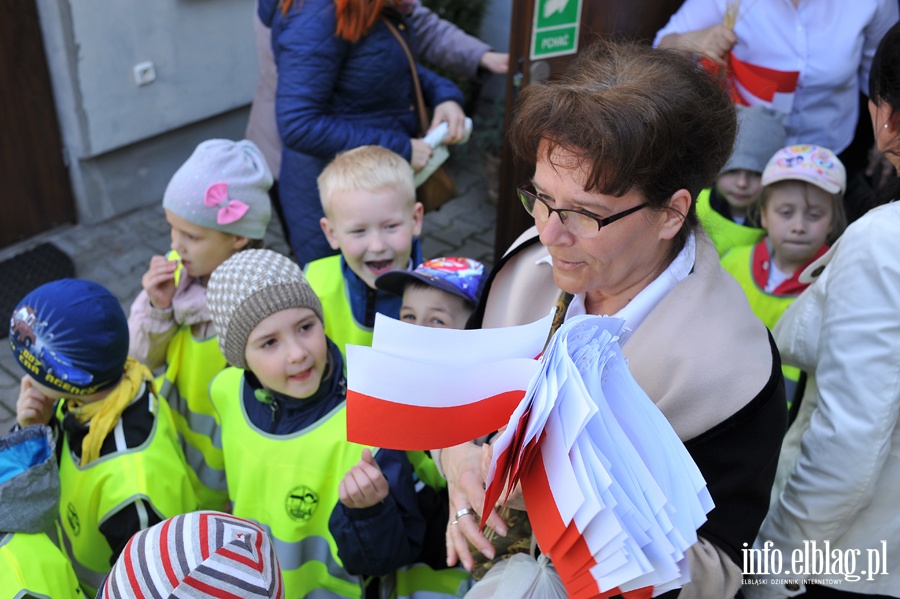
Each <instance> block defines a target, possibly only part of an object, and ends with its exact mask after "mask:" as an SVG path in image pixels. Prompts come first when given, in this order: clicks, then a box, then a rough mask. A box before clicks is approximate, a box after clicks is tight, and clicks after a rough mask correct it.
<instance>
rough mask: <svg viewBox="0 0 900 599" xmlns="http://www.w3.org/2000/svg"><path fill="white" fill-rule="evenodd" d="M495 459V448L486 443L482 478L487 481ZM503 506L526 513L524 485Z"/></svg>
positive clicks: (482, 452)
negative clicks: (523, 493) (492, 461)
mask: <svg viewBox="0 0 900 599" xmlns="http://www.w3.org/2000/svg"><path fill="white" fill-rule="evenodd" d="M504 428H506V427H504ZM501 430H503V429H501ZM493 457H494V446H493V445H491V444H490V443H485V444H484V445H482V446H481V476H482V477H484V479H485V480H487V475H488V471H490V469H491V460H492V459H493ZM503 505H504V506H506V507H509V508H512V509H514V510H519V511H523V512H524V511H525V497H524V496H523V495H522V483H519V484H517V485H516V487H515V488H514V489H513V490H512V491H511V492H510V494H509V497H507V498H506V502H505V503H504V504H503Z"/></svg>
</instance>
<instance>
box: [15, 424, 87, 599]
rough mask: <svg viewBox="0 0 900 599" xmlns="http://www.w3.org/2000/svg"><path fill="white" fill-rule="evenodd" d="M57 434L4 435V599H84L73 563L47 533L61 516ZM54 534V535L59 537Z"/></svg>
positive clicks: (33, 430)
mask: <svg viewBox="0 0 900 599" xmlns="http://www.w3.org/2000/svg"><path fill="white" fill-rule="evenodd" d="M54 447H55V444H54V442H53V433H52V431H51V429H50V428H49V427H46V426H39V425H35V426H28V427H25V428H23V429H19V430H14V431H12V432H10V433H7V434H6V435H3V436H0V497H2V498H3V501H2V502H0V597H2V598H3V599H8V598H11V597H53V598H54V599H84V593H83V592H82V591H81V586H80V585H79V584H78V579H77V578H76V577H75V572H74V571H73V570H72V564H70V563H69V560H68V559H66V556H65V555H64V554H63V553H62V551H60V550H59V548H58V547H57V546H56V545H54V544H53V541H51V540H50V536H48V535H47V533H48V532H50V531H51V530H52V529H53V527H54V522H56V518H57V516H58V515H59V471H58V470H57V467H56V454H55V453H54ZM54 536H55V535H54Z"/></svg>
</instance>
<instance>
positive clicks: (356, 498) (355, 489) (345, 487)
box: [338, 449, 388, 510]
mask: <svg viewBox="0 0 900 599" xmlns="http://www.w3.org/2000/svg"><path fill="white" fill-rule="evenodd" d="M338 496H339V497H340V500H341V503H343V504H344V505H346V506H347V507H348V508H351V509H356V510H358V509H362V508H366V507H372V506H373V505H376V504H378V503H379V502H381V501H383V500H384V498H385V497H387V496H388V482H387V479H386V478H385V477H384V474H382V473H381V468H379V467H378V464H376V463H375V458H374V457H372V452H371V451H369V450H368V449H363V452H362V459H361V460H360V461H359V462H357V463H356V465H355V466H354V467H353V468H351V469H350V472H348V473H347V475H346V476H344V480H342V481H341V484H340V486H339V487H338Z"/></svg>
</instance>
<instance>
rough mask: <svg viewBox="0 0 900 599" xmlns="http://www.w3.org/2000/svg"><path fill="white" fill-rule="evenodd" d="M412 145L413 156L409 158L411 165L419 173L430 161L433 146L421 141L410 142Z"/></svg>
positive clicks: (413, 140)
mask: <svg viewBox="0 0 900 599" xmlns="http://www.w3.org/2000/svg"><path fill="white" fill-rule="evenodd" d="M409 141H410V143H411V144H412V155H411V156H410V158H409V164H410V166H412V168H413V170H414V171H416V172H417V173H418V172H419V171H420V170H422V169H423V168H425V165H426V164H428V159H429V158H431V146H429V145H428V142H427V141H424V140H421V139H411V140H409Z"/></svg>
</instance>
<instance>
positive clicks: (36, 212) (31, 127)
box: [0, 0, 75, 247]
mask: <svg viewBox="0 0 900 599" xmlns="http://www.w3.org/2000/svg"><path fill="white" fill-rule="evenodd" d="M0 181H3V192H2V196H0V247H2V246H6V245H9V244H11V243H14V242H16V241H19V240H22V239H24V238H26V237H30V236H32V235H34V234H35V233H39V232H41V231H44V230H47V229H50V228H51V227H54V226H56V225H60V224H62V223H69V222H74V221H75V202H74V199H73V197H72V188H71V185H70V183H69V175H68V172H67V169H66V166H65V164H64V162H63V150H62V141H61V137H60V133H59V125H58V122H57V119H56V111H55V109H54V106H53V91H52V89H51V87H50V75H49V72H48V70H47V59H46V55H45V54H44V43H43V37H42V34H41V28H40V24H39V22H38V13H37V7H36V5H35V2H34V0H15V1H14V2H8V3H6V5H5V6H4V11H3V18H2V19H0Z"/></svg>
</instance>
